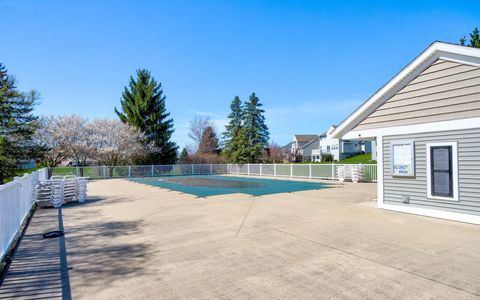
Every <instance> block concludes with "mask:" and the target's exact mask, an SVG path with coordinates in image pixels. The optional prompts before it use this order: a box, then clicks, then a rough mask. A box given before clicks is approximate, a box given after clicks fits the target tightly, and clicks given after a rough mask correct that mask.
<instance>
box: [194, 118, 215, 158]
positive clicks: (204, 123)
mask: <svg viewBox="0 0 480 300" xmlns="http://www.w3.org/2000/svg"><path fill="white" fill-rule="evenodd" d="M207 127H212V128H215V124H214V123H213V122H212V120H211V119H210V117H208V116H206V117H202V116H195V117H194V118H193V120H192V121H190V132H189V133H188V137H189V138H191V139H192V141H193V146H192V147H191V148H193V149H191V150H192V151H193V152H196V151H197V149H198V145H199V144H200V141H201V140H202V135H203V132H204V131H205V129H207Z"/></svg>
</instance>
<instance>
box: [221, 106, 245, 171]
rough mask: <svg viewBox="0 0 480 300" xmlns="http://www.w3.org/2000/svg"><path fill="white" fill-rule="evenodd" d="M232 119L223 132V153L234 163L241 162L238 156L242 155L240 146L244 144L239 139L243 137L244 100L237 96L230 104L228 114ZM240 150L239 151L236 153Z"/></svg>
mask: <svg viewBox="0 0 480 300" xmlns="http://www.w3.org/2000/svg"><path fill="white" fill-rule="evenodd" d="M228 118H229V119H230V121H229V122H228V124H227V125H226V126H225V132H224V133H223V155H224V156H225V158H226V159H227V160H228V161H230V162H232V163H239V162H240V161H238V160H237V159H238V157H239V156H241V155H240V154H239V153H240V152H242V151H239V149H238V147H239V145H241V144H242V141H240V142H239V139H243V137H242V134H243V133H244V132H243V131H241V129H242V123H243V105H242V101H241V100H240V98H239V97H238V96H236V97H235V98H234V99H233V100H232V103H231V104H230V114H229V115H228ZM235 151H237V152H238V151H239V153H236V154H235V153H234V152H235Z"/></svg>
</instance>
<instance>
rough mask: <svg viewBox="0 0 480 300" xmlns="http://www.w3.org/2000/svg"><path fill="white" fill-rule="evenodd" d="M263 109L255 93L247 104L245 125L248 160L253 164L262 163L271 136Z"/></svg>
mask: <svg viewBox="0 0 480 300" xmlns="http://www.w3.org/2000/svg"><path fill="white" fill-rule="evenodd" d="M261 107H262V104H261V103H260V100H259V99H258V97H257V96H256V95H255V93H252V94H251V95H250V98H249V100H248V102H247V103H246V104H245V108H244V123H243V126H244V128H245V134H246V138H247V140H248V143H249V148H248V149H249V151H248V160H249V162H251V163H256V162H260V161H261V159H262V156H263V151H264V149H265V148H266V147H267V146H268V140H269V135H270V134H269V132H268V127H267V125H266V124H265V116H264V113H265V111H264V110H263V109H261Z"/></svg>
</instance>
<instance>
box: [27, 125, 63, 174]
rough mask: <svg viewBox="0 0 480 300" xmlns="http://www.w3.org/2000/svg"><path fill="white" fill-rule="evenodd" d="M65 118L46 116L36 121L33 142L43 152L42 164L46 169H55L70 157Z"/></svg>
mask: <svg viewBox="0 0 480 300" xmlns="http://www.w3.org/2000/svg"><path fill="white" fill-rule="evenodd" d="M68 118H69V117H67V116H61V117H60V116H48V117H41V118H39V119H38V128H37V130H36V132H35V134H34V136H33V141H34V142H35V144H37V145H38V146H39V147H40V148H41V149H42V150H43V151H42V153H43V158H42V160H43V163H44V164H45V165H46V166H47V167H56V166H58V165H60V164H61V163H62V161H63V160H65V159H67V158H68V157H69V156H70V146H69V142H68V140H69V139H68V135H69V133H68V132H67V131H66V130H65V126H64V124H65V123H68V121H67V119H68Z"/></svg>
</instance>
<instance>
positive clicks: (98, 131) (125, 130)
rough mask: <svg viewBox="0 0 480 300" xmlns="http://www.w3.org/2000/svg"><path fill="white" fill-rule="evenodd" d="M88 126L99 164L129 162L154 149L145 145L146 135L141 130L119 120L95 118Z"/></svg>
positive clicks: (108, 164) (94, 155)
mask: <svg viewBox="0 0 480 300" xmlns="http://www.w3.org/2000/svg"><path fill="white" fill-rule="evenodd" d="M87 128H88V131H89V132H90V134H91V136H90V138H91V141H92V145H93V149H94V154H93V157H94V158H95V160H96V161H97V163H98V164H99V165H107V166H116V165H122V164H128V163H131V162H132V161H133V160H134V159H135V158H138V157H141V156H143V155H146V154H147V153H149V152H150V151H151V150H153V149H152V148H151V147H149V146H145V145H144V143H143V141H144V139H145V136H144V135H143V134H142V133H141V132H140V131H139V130H137V129H135V128H133V127H131V126H129V125H128V124H125V123H122V122H121V121H119V120H111V119H95V120H93V121H91V122H89V123H88V124H87Z"/></svg>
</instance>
